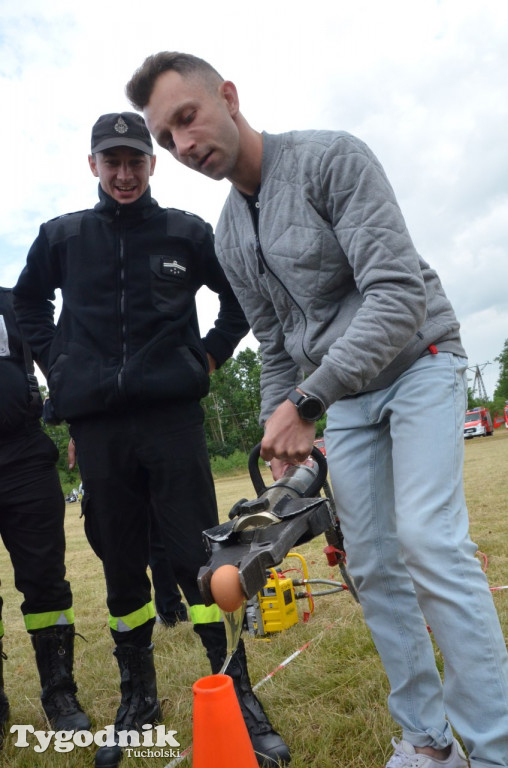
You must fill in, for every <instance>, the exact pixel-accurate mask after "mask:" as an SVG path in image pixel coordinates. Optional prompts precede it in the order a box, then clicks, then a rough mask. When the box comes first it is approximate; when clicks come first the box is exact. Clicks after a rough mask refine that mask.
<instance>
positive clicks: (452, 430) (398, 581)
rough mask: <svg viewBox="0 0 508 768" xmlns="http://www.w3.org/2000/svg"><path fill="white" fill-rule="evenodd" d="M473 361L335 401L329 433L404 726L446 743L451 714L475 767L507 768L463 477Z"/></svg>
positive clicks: (505, 682)
mask: <svg viewBox="0 0 508 768" xmlns="http://www.w3.org/2000/svg"><path fill="white" fill-rule="evenodd" d="M466 367H467V361H466V360H465V359H463V358H458V357H455V356H454V355H450V354H447V353H439V354H437V355H427V356H425V357H423V358H420V360H417V362H416V363H414V364H413V366H412V367H411V368H410V369H409V370H408V371H406V372H405V373H404V374H402V375H401V376H400V377H399V378H398V379H397V381H395V383H394V384H392V385H391V386H390V387H388V388H386V389H384V390H381V391H378V392H372V393H368V394H365V395H360V396H358V397H352V398H345V399H343V400H341V401H338V402H336V403H334V404H333V405H332V406H331V407H330V409H329V410H328V420H327V425H328V426H327V429H326V433H325V440H326V449H327V458H328V464H329V471H330V477H331V481H332V486H333V490H334V495H335V500H336V503H337V512H338V515H339V518H340V521H341V525H342V529H343V533H344V539H345V548H346V553H347V558H348V565H349V569H350V572H351V575H352V576H353V578H354V580H355V583H356V586H357V588H358V592H359V597H360V603H361V605H362V608H363V612H364V616H365V620H366V622H367V624H368V626H369V628H370V631H371V633H372V636H373V639H374V642H375V644H376V647H377V649H378V652H379V654H380V656H381V660H382V662H383V665H384V668H385V670H386V673H387V675H388V678H389V682H390V687H391V692H390V696H389V699H388V706H389V709H390V712H391V714H392V717H393V718H394V720H395V721H396V722H397V723H398V724H399V725H400V726H401V727H402V731H403V738H404V739H406V740H407V741H409V742H410V743H411V744H413V745H414V746H418V747H423V746H434V747H444V746H446V745H447V744H449V743H450V742H451V741H452V738H453V736H452V732H451V729H450V726H449V724H448V721H447V719H446V718H447V717H448V718H449V720H450V723H451V724H452V726H453V727H454V728H455V729H456V731H457V733H458V734H459V735H460V736H461V737H462V739H463V741H464V744H465V746H466V749H467V750H468V752H469V758H470V761H471V766H474V768H480V766H482V768H492V766H503V768H507V766H508V655H507V651H506V645H505V642H504V639H503V635H502V631H501V627H500V624H499V619H498V616H497V613H496V609H495V606H494V603H493V600H492V595H491V593H490V591H489V587H488V583H487V580H486V577H485V575H484V573H483V572H482V570H481V566H480V563H479V561H478V559H477V558H475V552H476V545H475V544H474V543H473V542H472V541H471V539H470V537H469V533H468V516H467V509H466V504H465V499H464V493H463V488H462V465H463V453H464V438H463V430H464V410H465V403H466V391H467V390H466V387H467V385H466ZM427 624H428V625H429V626H430V628H431V630H432V633H433V636H434V638H435V640H436V642H437V644H438V646H439V648H440V651H441V653H442V656H443V659H444V683H442V682H441V678H440V675H439V673H438V670H437V668H436V663H435V657H434V651H433V646H432V643H431V639H430V636H429V632H428V630H427V626H426V625H427Z"/></svg>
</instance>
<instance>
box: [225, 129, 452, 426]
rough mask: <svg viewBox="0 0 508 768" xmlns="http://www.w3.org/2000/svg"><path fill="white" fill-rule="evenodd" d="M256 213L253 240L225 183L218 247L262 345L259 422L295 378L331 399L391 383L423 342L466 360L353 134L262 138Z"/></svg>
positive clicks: (376, 169)
mask: <svg viewBox="0 0 508 768" xmlns="http://www.w3.org/2000/svg"><path fill="white" fill-rule="evenodd" d="M258 212H259V238H257V237H256V230H255V226H254V223H253V217H252V213H251V208H250V206H249V203H248V201H247V200H246V198H245V197H244V196H243V195H242V194H241V193H239V192H238V190H236V189H235V188H234V187H233V188H232V189H231V192H230V195H229V197H228V199H227V201H226V203H225V206H224V209H223V211H222V214H221V217H220V220H219V223H218V226H217V230H216V247H217V255H218V257H219V261H220V262H221V264H222V267H223V269H224V271H225V272H226V274H227V276H228V278H229V280H230V282H231V285H232V287H233V290H234V291H235V293H236V295H237V297H238V299H239V301H240V304H241V305H242V308H243V310H244V312H245V314H246V316H247V319H248V321H249V323H250V325H251V327H252V330H253V332H254V335H255V336H256V338H257V339H258V341H259V343H260V347H261V351H262V360H263V372H262V379H261V388H262V412H261V421H265V420H266V419H267V418H268V416H270V414H271V413H272V412H273V410H274V409H275V408H276V407H277V406H278V405H279V404H280V403H281V402H282V401H283V400H284V399H285V398H286V396H287V394H288V392H289V391H290V390H291V389H292V388H293V387H294V386H296V385H302V387H303V389H304V391H305V392H307V393H309V394H313V395H317V396H318V397H320V398H321V399H322V400H323V401H324V403H325V404H326V406H329V405H330V404H331V403H333V402H334V401H335V400H337V399H340V398H342V397H344V396H346V395H353V394H356V393H360V392H367V391H369V390H374V389H380V388H383V387H386V386H388V385H389V384H391V383H392V382H393V381H394V380H395V379H396V378H397V376H398V375H400V374H401V373H402V372H404V371H405V370H406V369H407V368H408V367H409V366H410V365H411V364H412V363H413V362H414V361H415V360H416V359H417V358H419V357H420V356H421V355H423V354H428V353H429V346H431V345H435V346H436V347H437V349H438V350H439V351H448V352H452V353H454V354H457V355H465V352H464V349H463V347H462V344H461V341H460V335H459V324H458V322H457V319H456V317H455V314H454V311H453V309H452V307H451V304H450V302H449V301H448V299H447V297H446V295H445V293H444V290H443V288H442V286H441V283H440V280H439V278H438V276H437V274H436V273H435V271H434V270H432V269H431V268H430V267H429V265H428V264H427V263H426V262H425V261H424V260H423V259H422V258H421V257H420V256H419V255H418V253H417V252H416V250H415V247H414V245H413V243H412V241H411V237H410V236H409V233H408V231H407V228H406V224H405V222H404V218H403V216H402V213H401V211H400V209H399V206H398V204H397V201H396V199H395V195H394V193H393V190H392V188H391V186H390V184H389V182H388V180H387V178H386V176H385V173H384V171H383V169H382V167H381V165H380V163H379V161H378V160H377V158H376V157H375V156H374V155H373V153H372V152H371V151H370V149H369V148H368V147H367V146H366V145H365V144H364V143H363V142H361V141H360V140H359V139H357V138H355V137H354V136H351V135H350V134H348V133H345V132H332V131H292V132H290V133H284V134H280V135H271V134H266V133H264V134H263V165H262V179H261V187H260V190H259V206H258ZM303 379H305V383H304V384H303V383H302V382H303Z"/></svg>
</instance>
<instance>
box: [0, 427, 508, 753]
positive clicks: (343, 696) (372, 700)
mask: <svg viewBox="0 0 508 768" xmlns="http://www.w3.org/2000/svg"><path fill="white" fill-rule="evenodd" d="M507 467H508V430H505V429H503V428H500V429H498V430H497V431H496V434H495V435H494V437H492V438H476V439H474V440H472V441H467V442H466V460H465V487H466V494H467V499H468V505H469V510H470V518H471V529H472V536H473V540H474V541H475V542H476V543H477V545H478V548H479V550H481V552H483V553H484V555H485V557H486V558H487V562H488V567H487V576H488V579H489V583H490V585H491V587H496V586H505V585H508V551H507V542H508V514H507V504H506V501H507V498H508V472H507ZM216 488H217V495H218V500H219V506H220V510H221V516H222V517H223V518H225V517H226V515H227V512H228V511H229V509H230V508H231V506H232V505H233V503H234V502H236V501H237V500H238V499H239V498H241V497H247V498H253V496H254V495H255V494H254V492H253V490H252V486H251V483H250V479H249V478H248V476H247V475H242V476H237V477H229V478H219V479H218V480H217V481H216ZM79 513H80V508H79V506H78V505H77V504H69V505H68V506H67V520H66V529H67V567H68V577H69V579H70V581H71V584H72V589H73V592H74V607H75V612H76V627H77V631H78V632H79V633H80V634H82V635H83V636H84V637H85V638H86V641H85V640H81V639H80V638H77V639H76V664H75V675H76V679H77V682H78V685H79V697H80V700H81V703H82V704H83V706H84V708H85V709H86V711H87V712H88V714H89V715H90V717H91V719H92V721H93V728H94V730H98V729H100V728H103V727H104V726H105V725H107V724H109V723H112V722H113V720H114V716H115V712H116V708H117V706H118V699H119V692H118V691H119V680H118V669H117V666H116V661H115V660H114V658H113V657H112V653H111V652H112V641H111V638H110V635H109V630H108V624H107V611H106V606H105V588H104V579H103V574H102V569H101V565H100V562H99V561H98V560H97V558H96V557H95V555H94V554H93V553H92V551H91V549H90V548H89V546H88V544H87V541H86V539H85V536H84V533H83V526H82V521H81V520H80V519H79ZM325 543H326V542H325V541H324V537H319V538H318V539H315V540H314V541H313V542H310V543H309V544H306V545H305V546H304V547H301V548H300V549H299V552H300V553H301V554H303V555H304V557H305V558H306V562H307V565H308V568H309V572H310V577H311V578H331V579H337V580H340V573H339V571H338V569H334V570H332V569H330V567H329V566H328V565H327V562H326V559H325V557H324V555H323V554H322V549H323V546H324V545H325ZM294 562H295V561H294V560H291V561H288V562H287V564H286V565H289V566H290V567H294ZM0 575H1V578H2V595H3V597H4V617H3V618H4V624H5V628H6V634H5V639H4V650H5V651H6V652H7V655H8V660H7V661H6V662H5V663H4V668H5V678H6V691H7V694H8V696H9V699H10V702H11V718H10V724H29V723H30V724H32V725H33V726H34V727H35V728H36V729H39V730H45V729H46V728H47V725H46V721H45V719H44V716H43V712H42V709H41V706H40V701H39V694H40V690H39V682H38V678H37V672H36V668H35V662H34V658H33V651H32V647H31V644H30V641H29V637H28V635H27V633H26V632H25V630H24V625H23V622H22V617H21V613H20V611H19V604H20V602H21V596H20V595H19V593H17V592H16V590H15V588H14V584H13V576H12V568H11V566H10V561H9V559H8V556H7V553H6V552H5V550H4V549H3V547H2V546H1V545H0ZM493 595H494V600H495V604H496V607H497V610H498V613H499V615H500V618H501V622H502V626H503V630H504V633H505V637H508V590H499V591H495V592H494V593H493ZM298 605H299V610H300V621H299V622H298V623H297V624H296V625H295V626H293V627H291V628H290V629H288V630H286V631H284V632H282V633H279V634H274V635H271V636H270V637H269V638H268V639H264V638H259V637H258V638H253V637H250V636H249V635H245V634H244V638H245V642H246V646H247V653H248V657H249V664H250V672H251V679H252V681H253V683H255V682H257V681H260V680H262V679H263V678H265V677H266V676H267V675H268V674H269V673H270V672H272V671H273V670H275V669H276V668H277V667H278V666H279V665H280V664H281V662H283V661H284V660H286V659H287V658H288V657H289V656H290V655H291V654H293V653H294V652H296V651H298V650H299V649H302V650H301V652H300V653H299V654H297V655H296V657H295V658H294V660H292V661H291V662H290V663H288V664H287V665H286V666H284V667H283V668H282V669H280V670H279V671H277V673H276V674H274V675H273V676H272V677H270V679H269V680H268V681H267V682H265V683H264V684H263V685H262V686H261V687H260V688H259V690H258V692H257V693H258V695H259V697H260V699H261V700H262V701H263V703H264V705H265V708H266V709H267V711H268V712H269V714H270V717H271V719H272V721H273V723H274V725H275V726H276V727H277V728H278V729H279V730H280V731H281V733H282V734H283V735H284V737H285V739H286V740H287V741H288V743H289V744H290V746H291V749H292V753H293V760H292V766H293V768H353V766H354V768H380V767H381V766H382V765H384V763H385V761H386V759H387V757H388V756H389V754H390V753H391V747H390V739H391V737H392V736H393V735H398V734H397V730H396V728H395V727H394V724H393V723H392V721H391V719H390V717H389V715H388V712H387V708H386V696H387V693H388V688H387V682H386V678H385V675H384V672H383V669H382V667H381V664H380V662H379V659H378V657H377V655H376V652H375V649H374V646H373V643H372V641H371V639H370V636H369V634H368V632H367V630H366V628H365V624H364V622H363V619H362V615H361V611H360V609H359V607H358V605H357V604H356V603H355V602H354V600H353V599H352V597H351V596H350V595H349V594H348V593H347V592H343V593H338V594H335V595H330V596H325V597H317V598H316V607H315V612H314V614H313V615H312V616H311V617H310V620H309V621H308V622H304V621H303V609H304V608H305V607H307V602H306V601H300V602H299V604H298ZM154 641H155V644H156V649H155V651H156V666H157V671H158V684H159V695H160V697H161V698H162V702H163V712H164V722H165V724H166V727H167V728H168V729H169V728H171V729H173V730H176V731H177V736H176V738H177V739H178V741H179V743H180V745H181V750H182V751H183V750H184V749H186V748H187V747H188V746H189V745H190V744H191V741H192V690H191V688H192V684H193V683H194V682H195V680H196V679H197V678H198V677H201V676H203V675H206V674H208V673H209V668H208V662H207V660H206V657H205V655H204V652H203V650H202V647H201V644H200V642H199V640H198V639H197V638H196V637H195V635H194V633H193V631H192V627H191V625H190V624H188V623H184V624H181V625H179V626H178V627H176V628H174V629H169V630H168V629H164V628H162V627H160V626H156V627H155V632H154ZM307 643H308V646H306V644H307ZM304 646H305V647H304ZM436 654H437V657H438V660H439V651H438V650H437V649H436ZM31 739H32V740H31ZM14 741H15V739H14V737H13V736H12V735H11V734H7V737H6V743H5V747H4V750H3V754H2V755H1V757H0V761H1V762H0V764H1V765H4V766H16V768H39V766H41V768H45V767H46V766H48V767H49V766H57V768H67V767H68V766H69V767H70V766H75V767H76V768H84V767H85V766H92V765H93V755H94V749H95V748H94V747H90V748H76V749H74V751H73V752H70V753H68V754H62V753H57V752H55V751H54V750H53V748H52V746H50V748H49V749H48V750H47V751H46V752H45V753H43V754H37V753H36V752H34V750H33V746H35V744H36V741H35V740H33V737H30V736H29V743H30V746H29V747H26V748H20V747H16V746H14ZM171 763H172V761H171V759H168V758H166V757H151V758H143V757H140V758H134V757H131V758H124V761H123V762H122V766H125V768H128V766H150V768H164V767H165V766H167V765H168V764H169V765H171ZM178 764H179V765H181V766H182V768H185V767H186V766H190V765H191V764H192V758H191V757H190V758H185V759H184V760H182V761H181V762H179V763H178ZM200 768H201V767H200ZM238 768H242V766H241V764H239V765H238Z"/></svg>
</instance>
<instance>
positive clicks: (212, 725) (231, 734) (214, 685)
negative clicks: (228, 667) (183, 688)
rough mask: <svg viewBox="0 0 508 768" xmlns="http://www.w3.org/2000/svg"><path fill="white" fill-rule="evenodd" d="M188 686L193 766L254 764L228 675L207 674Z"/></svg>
mask: <svg viewBox="0 0 508 768" xmlns="http://www.w3.org/2000/svg"><path fill="white" fill-rule="evenodd" d="M192 690H193V693H194V713H193V731H192V732H193V753H194V757H193V760H192V766H193V768H258V761H257V760H256V755H255V754H254V750H253V748H252V744H251V741H250V737H249V733H248V731H247V726H246V725H245V722H244V719H243V717H242V713H241V711H240V705H239V703H238V699H237V698H236V693H235V689H234V687H233V681H232V679H231V678H230V677H229V676H228V675H208V676H207V677H202V678H201V679H200V680H197V681H196V682H195V683H194V685H193V686H192Z"/></svg>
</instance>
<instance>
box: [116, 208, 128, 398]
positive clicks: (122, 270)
mask: <svg viewBox="0 0 508 768" xmlns="http://www.w3.org/2000/svg"><path fill="white" fill-rule="evenodd" d="M116 216H117V217H118V232H119V244H120V251H119V261H120V342H121V348H122V362H121V364H120V369H119V371H118V375H117V385H118V394H119V395H120V397H121V396H122V395H123V394H124V393H123V378H124V370H125V366H126V363H127V328H126V323H125V252H124V237H123V231H122V228H121V225H120V220H119V216H120V209H119V208H117V210H116Z"/></svg>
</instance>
